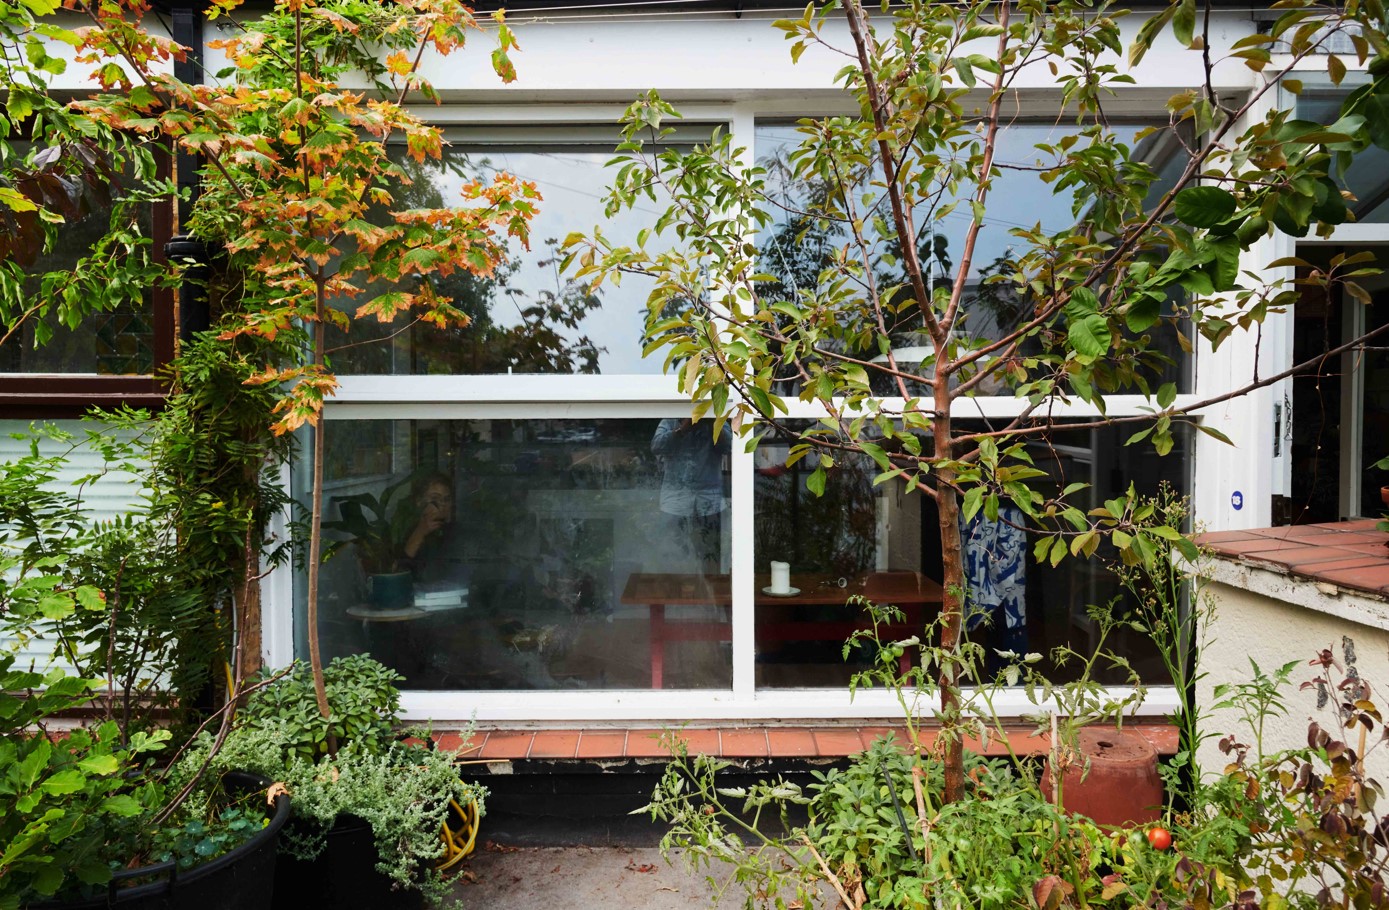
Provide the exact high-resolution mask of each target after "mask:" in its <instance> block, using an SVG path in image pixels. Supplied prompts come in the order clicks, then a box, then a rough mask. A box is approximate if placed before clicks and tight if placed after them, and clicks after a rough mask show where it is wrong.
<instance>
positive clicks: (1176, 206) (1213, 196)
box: [1172, 186, 1238, 228]
mask: <svg viewBox="0 0 1389 910" xmlns="http://www.w3.org/2000/svg"><path fill="white" fill-rule="evenodd" d="M1237 205H1238V203H1237V202H1236V200H1235V197H1234V196H1233V195H1231V194H1230V193H1228V192H1226V191H1225V190H1222V189H1221V188H1220V187H1218V186H1189V187H1187V188H1186V189H1184V190H1182V191H1181V192H1180V193H1178V194H1177V198H1176V199H1175V200H1174V201H1173V204H1172V211H1173V213H1174V214H1175V215H1176V216H1177V217H1178V218H1179V219H1181V220H1182V222H1184V223H1186V224H1189V225H1191V226H1192V227H1199V228H1210V227H1215V226H1216V225H1217V224H1219V223H1220V222H1222V221H1224V220H1225V219H1226V218H1229V217H1230V216H1231V215H1233V214H1234V213H1235V208H1236V207H1237Z"/></svg>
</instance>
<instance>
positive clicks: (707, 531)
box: [301, 419, 732, 689]
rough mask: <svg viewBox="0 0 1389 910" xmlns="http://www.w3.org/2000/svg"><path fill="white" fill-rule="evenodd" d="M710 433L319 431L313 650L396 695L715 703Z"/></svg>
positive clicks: (727, 669) (720, 587)
mask: <svg viewBox="0 0 1389 910" xmlns="http://www.w3.org/2000/svg"><path fill="white" fill-rule="evenodd" d="M711 426H712V425H711V424H710V423H709V422H707V421H706V422H703V423H700V424H697V425H693V426H691V425H690V423H689V421H687V420H684V421H682V420H678V419H670V420H587V421H585V420H514V421H513V420H460V421H429V420H413V421H411V420H399V421H379V420H370V421H354V420H339V421H328V422H327V423H326V429H325V432H326V434H327V436H326V438H325V440H324V441H325V444H326V446H327V448H328V451H329V455H328V459H327V464H328V465H330V466H332V468H331V470H330V471H329V472H328V475H327V477H326V480H325V487H324V499H325V503H326V504H327V505H326V509H325V511H326V519H327V520H326V522H325V531H326V534H327V537H328V538H329V539H331V540H332V543H331V544H330V545H329V550H330V552H331V556H330V558H329V559H328V561H327V562H326V563H325V564H324V566H323V574H322V581H321V590H322V593H321V601H320V613H321V616H322V625H321V629H320V633H321V636H322V641H323V645H324V649H325V651H326V652H327V653H328V654H329V655H330V656H331V655H335V654H345V653H354V652H359V651H369V652H370V653H371V654H372V655H373V656H375V657H377V658H378V659H381V660H384V661H385V662H386V663H388V664H390V665H391V666H394V667H395V668H396V669H397V670H399V671H400V672H401V673H403V674H404V675H405V677H406V683H405V686H406V687H407V688H411V689H559V688H601V689H649V688H726V687H728V686H729V685H731V678H732V677H731V653H732V652H731V645H730V643H729V630H730V624H729V607H728V604H729V588H728V574H727V573H728V554H729V541H730V530H729V526H728V519H727V516H728V496H729V492H728V490H729V483H728V458H727V453H728V442H727V438H726V437H725V440H724V441H723V442H721V443H718V444H716V443H715V442H714V440H713V438H712V435H711ZM301 495H302V490H301ZM301 587H302V586H301ZM301 596H302V592H301ZM301 615H302V614H301Z"/></svg>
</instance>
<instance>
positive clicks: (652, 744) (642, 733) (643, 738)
mask: <svg viewBox="0 0 1389 910" xmlns="http://www.w3.org/2000/svg"><path fill="white" fill-rule="evenodd" d="M673 735H674V734H673V732H672V731H670V730H629V731H627V754H628V755H630V756H631V757H633V758H669V757H670V754H671V750H670V737H671V736H673Z"/></svg>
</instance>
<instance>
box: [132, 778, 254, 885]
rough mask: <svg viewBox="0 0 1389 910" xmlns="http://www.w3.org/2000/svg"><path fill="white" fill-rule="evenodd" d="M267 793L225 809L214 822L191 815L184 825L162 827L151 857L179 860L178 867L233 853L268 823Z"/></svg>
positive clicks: (189, 867) (161, 861)
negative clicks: (266, 810)
mask: <svg viewBox="0 0 1389 910" xmlns="http://www.w3.org/2000/svg"><path fill="white" fill-rule="evenodd" d="M263 800H264V797H263V796H262V795H261V793H260V792H259V791H257V792H256V793H254V794H252V803H251V805H249V806H242V805H235V806H230V807H228V808H226V809H224V810H223V811H222V812H221V814H220V815H219V817H218V818H216V819H214V820H212V821H211V822H207V821H204V820H203V819H200V818H192V819H189V820H188V821H186V822H184V823H183V824H181V825H178V826H176V827H170V828H160V829H158V831H157V832H156V843H155V846H154V851H153V856H152V858H153V859H154V861H156V862H160V863H167V862H177V863H178V867H179V869H191V868H193V867H194V866H197V865H199V864H201V863H205V862H207V861H208V860H212V859H216V858H217V857H219V856H221V855H222V854H224V853H230V852H231V851H232V850H235V849H236V848H237V847H239V846H241V845H242V844H244V843H246V841H248V840H250V839H251V838H252V837H254V836H255V835H256V832H257V831H260V830H261V829H263V828H264V827H265V824H266V818H265V809H264V807H263V805H260V804H261V803H263Z"/></svg>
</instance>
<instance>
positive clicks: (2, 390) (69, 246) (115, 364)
mask: <svg viewBox="0 0 1389 910" xmlns="http://www.w3.org/2000/svg"><path fill="white" fill-rule="evenodd" d="M156 162H157V165H158V168H159V171H160V173H159V176H161V177H165V176H167V170H168V168H167V165H168V162H167V158H166V157H165V156H163V155H160V154H157V155H156ZM125 180H126V183H124V184H122V185H120V186H118V187H116V190H115V192H116V195H117V198H119V196H120V194H121V193H129V192H132V191H133V190H134V189H135V186H136V184H135V178H134V177H133V176H130V175H127V177H126V178H125ZM131 198H135V197H131ZM84 201H85V202H91V200H84ZM112 215H113V209H112V207H111V206H110V205H107V204H102V203H101V202H100V201H97V202H91V205H90V207H89V208H88V210H87V211H86V213H85V214H84V215H82V216H81V217H79V218H77V219H76V220H74V221H71V222H70V223H67V224H65V225H63V226H62V228H61V229H60V235H59V240H58V242H57V243H56V244H55V245H54V246H53V248H52V249H51V250H50V251H49V252H48V253H46V254H45V255H42V256H40V257H39V259H38V260H37V261H36V262H35V263H34V264H33V265H31V266H29V267H28V273H29V275H30V278H29V279H28V280H27V281H25V282H24V284H23V287H22V297H23V299H16V300H10V301H6V305H5V307H4V310H5V312H6V313H7V315H8V316H9V317H10V318H11V319H13V318H15V317H17V316H18V315H19V314H21V313H24V312H25V311H27V310H29V309H30V308H32V307H33V305H34V303H35V302H36V301H38V300H39V299H46V300H47V301H49V304H50V309H49V312H48V315H47V317H46V318H44V319H43V321H42V326H40V325H39V324H37V322H36V320H35V319H34V318H32V317H31V318H27V319H24V320H23V321H21V322H19V325H18V328H17V329H16V331H14V333H13V334H11V335H10V337H9V338H8V339H7V340H6V341H5V343H4V344H3V345H0V416H9V417H55V416H68V415H75V414H79V413H82V412H83V411H85V410H86V409H87V408H88V407H90V406H92V405H102V406H107V407H110V406H115V405H118V404H121V403H130V404H135V405H154V404H157V403H158V402H159V401H160V400H162V398H163V390H162V387H161V385H160V383H159V381H158V380H157V379H156V375H157V374H158V372H159V370H160V369H161V368H162V367H163V366H164V365H165V364H167V363H168V362H169V360H170V359H172V357H173V352H174V333H175V320H174V307H173V292H172V290H171V289H170V288H167V287H138V286H131V287H129V288H120V287H118V286H115V285H113V286H112V287H111V292H112V294H113V297H115V298H121V297H123V298H124V300H123V302H122V301H117V303H116V305H115V306H113V307H112V308H110V309H107V310H105V311H102V312H97V313H93V314H92V315H90V316H89V317H87V318H85V319H83V320H82V321H81V322H80V323H78V324H77V325H76V327H72V328H70V327H68V326H67V325H66V324H65V320H64V319H63V318H61V316H60V313H59V310H60V308H61V304H60V301H61V299H62V296H63V294H64V292H65V291H67V290H68V288H67V273H69V272H70V271H71V270H72V269H73V268H74V267H75V266H76V265H77V264H78V262H79V260H82V259H84V258H86V257H89V256H91V255H92V253H93V250H94V244H96V242H97V240H98V239H99V238H101V237H102V236H103V235H105V234H106V233H107V231H108V230H110V229H111V227H112V221H113V218H112ZM122 217H123V218H130V219H131V221H130V222H129V223H121V224H118V225H117V226H118V227H120V228H122V229H129V230H131V231H132V233H134V234H138V235H139V236H140V237H141V238H145V239H146V240H147V242H148V244H149V249H148V252H149V254H150V255H151V256H152V257H153V258H154V259H155V260H156V261H162V260H163V257H164V244H165V243H166V242H167V241H168V239H169V237H170V234H171V225H172V201H168V200H165V201H161V202H159V203H151V204H140V205H138V206H128V207H127V208H126V211H125V212H124V213H123V215H122ZM128 253H129V251H128V250H126V249H125V248H124V247H123V246H122V245H119V244H118V245H115V246H113V247H110V248H108V249H107V250H105V252H104V254H103V255H108V256H122V255H128ZM96 271H97V274H101V271H100V264H99V263H98V264H97V266H96ZM4 331H5V329H4V325H0V334H3V333H4ZM40 334H42V335H45V336H51V337H48V338H47V340H46V341H45V342H44V343H42V344H38V343H36V342H37V340H38V336H39V335H40Z"/></svg>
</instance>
